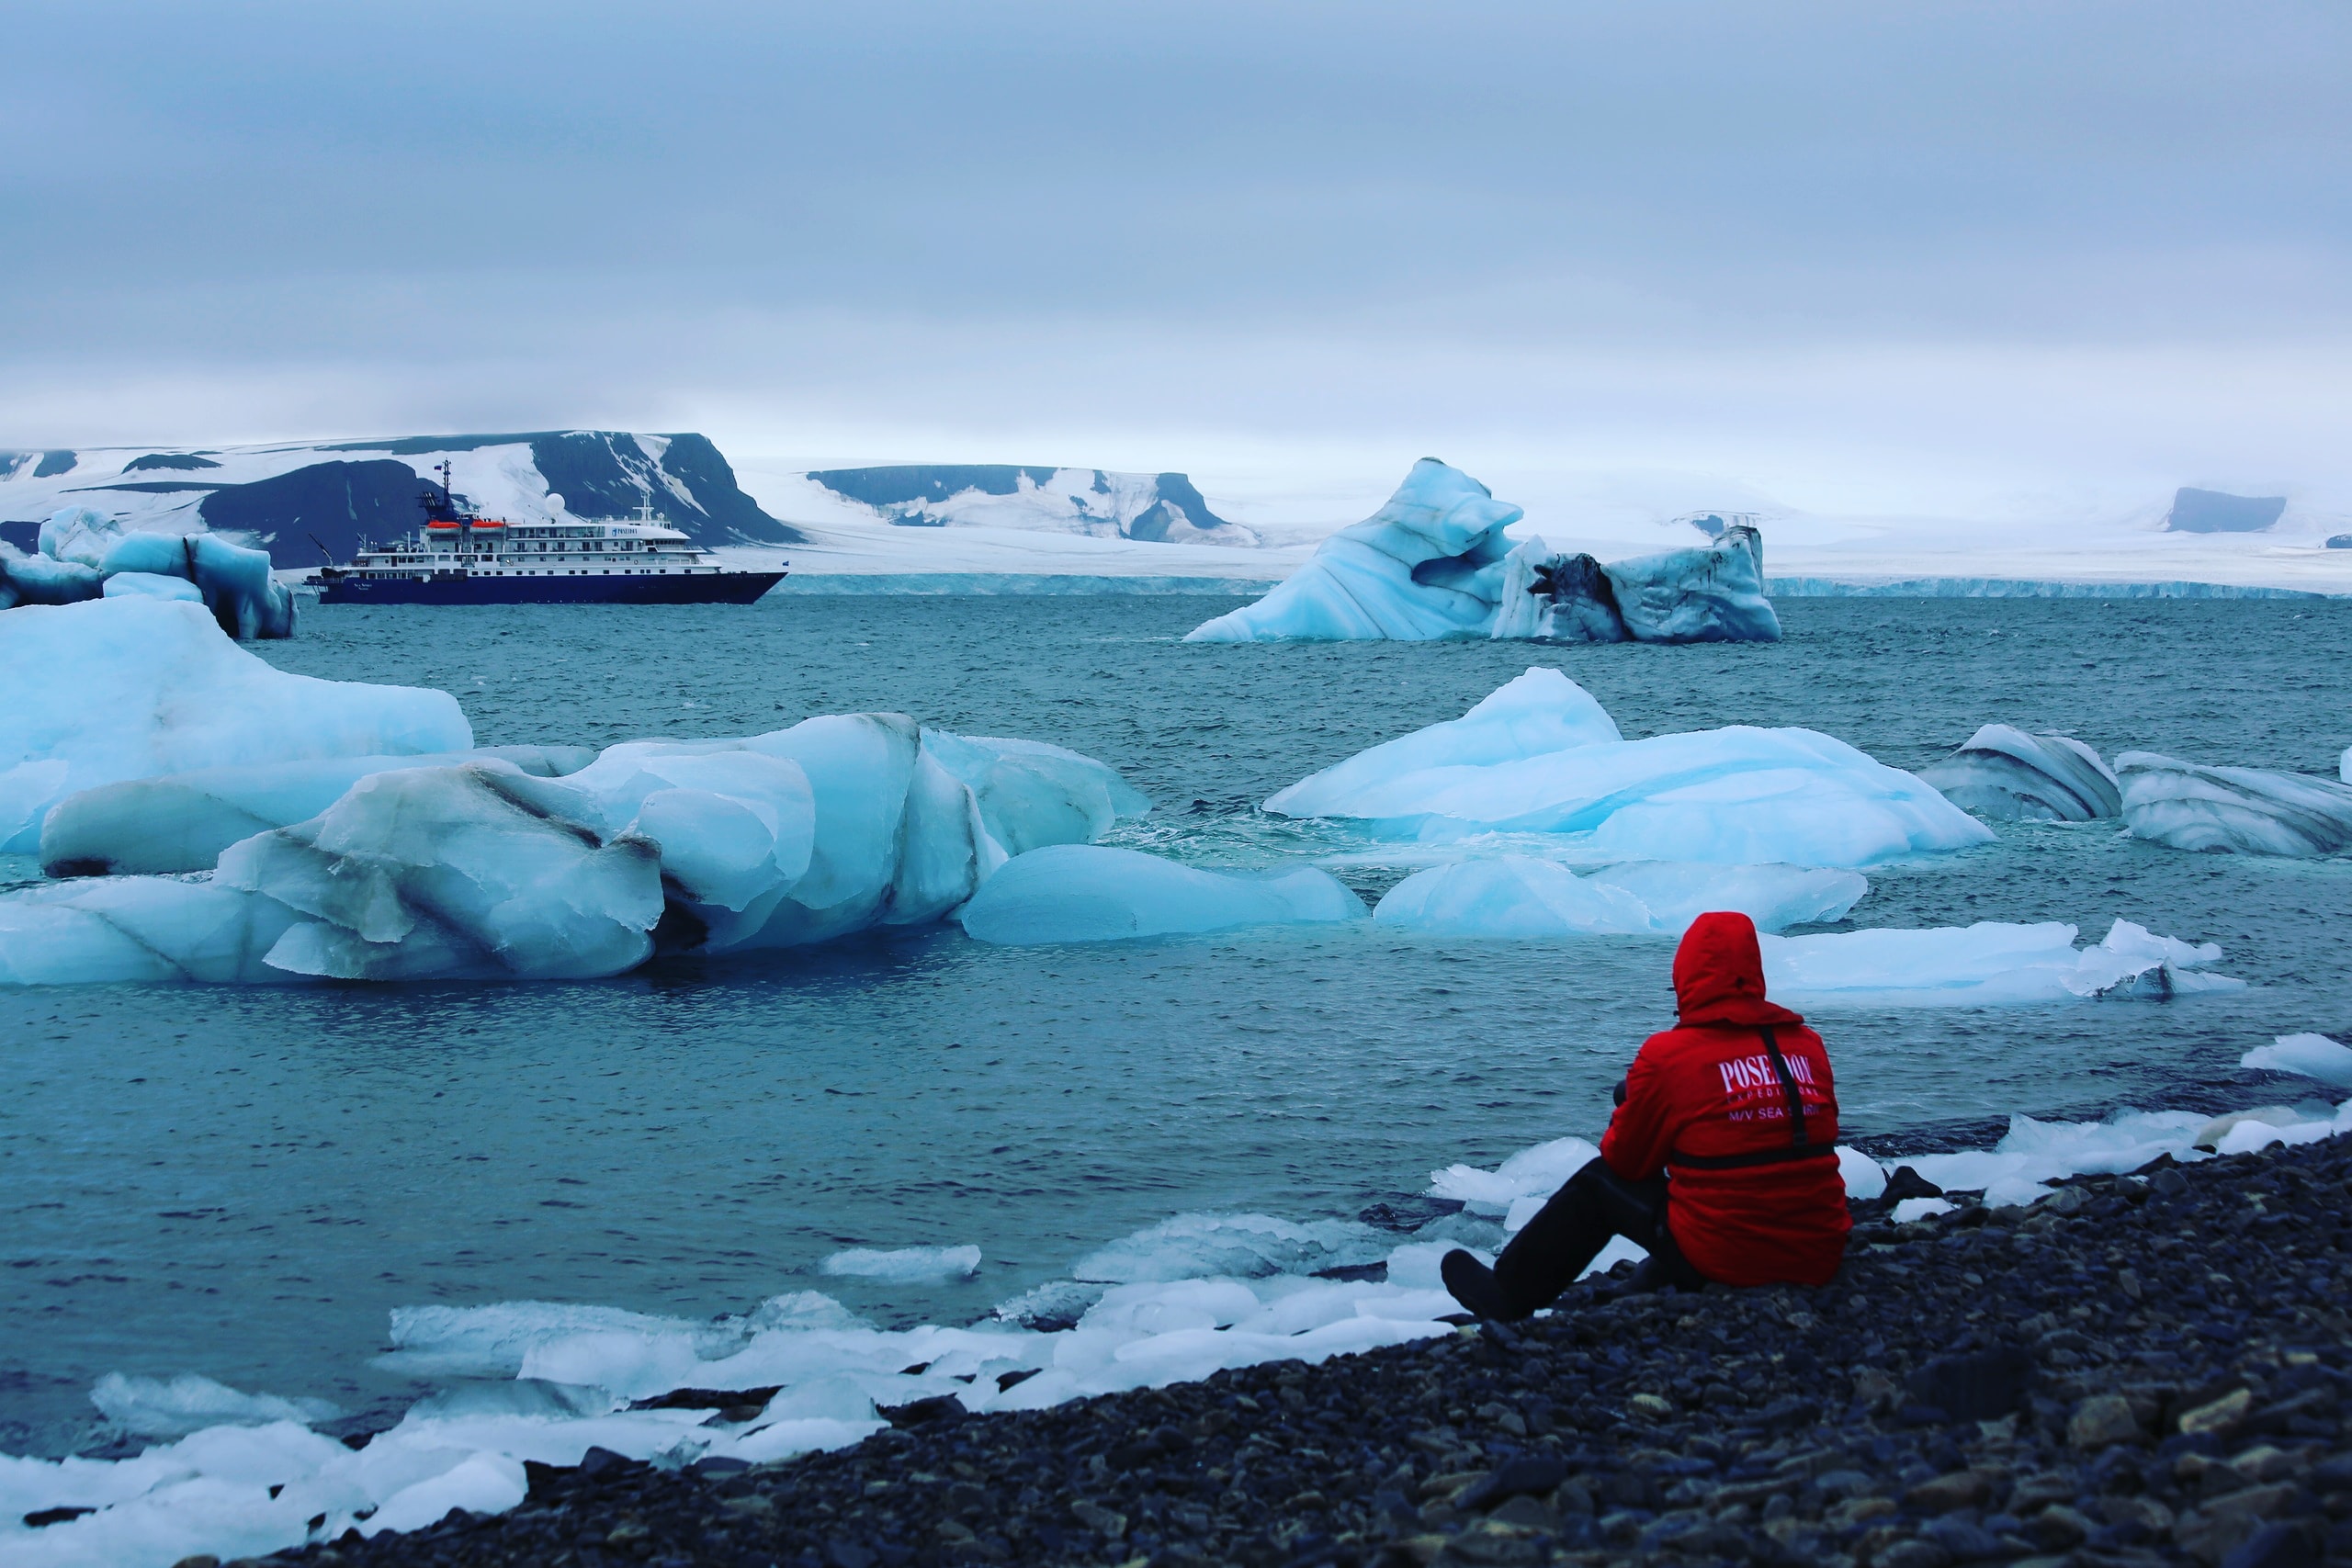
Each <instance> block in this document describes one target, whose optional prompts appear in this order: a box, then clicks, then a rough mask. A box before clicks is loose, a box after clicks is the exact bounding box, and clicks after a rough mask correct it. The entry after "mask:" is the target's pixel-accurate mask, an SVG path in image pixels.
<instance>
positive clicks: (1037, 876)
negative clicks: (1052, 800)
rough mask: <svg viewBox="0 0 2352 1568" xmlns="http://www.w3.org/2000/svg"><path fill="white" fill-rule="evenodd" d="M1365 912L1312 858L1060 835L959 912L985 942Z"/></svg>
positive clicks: (1123, 934)
mask: <svg viewBox="0 0 2352 1568" xmlns="http://www.w3.org/2000/svg"><path fill="white" fill-rule="evenodd" d="M1363 913H1364V908H1363V900H1362V899H1361V898H1358V897H1356V896H1355V895H1354V894H1352V893H1351V892H1349V891H1348V890H1347V889H1346V888H1345V887H1343V886H1340V884H1339V882H1337V881H1336V880H1335V879H1333V878H1332V876H1331V875H1330V874H1329V873H1327V872H1322V871H1317V870H1316V869H1314V868H1313V867H1311V866H1300V867H1296V868H1294V869H1292V870H1290V871H1284V872H1269V873H1263V874H1256V873H1247V872H1232V871H1208V870H1204V869H1203V868H1201V867H1198V866H1189V865H1180V864H1178V863H1176V862H1174V861H1171V860H1167V859H1164V858H1162V857H1161V856H1159V855H1149V854H1143V853H1141V852H1137V851H1135V850H1117V849H1106V848H1104V847H1103V846H1101V845H1096V844H1062V845H1057V846H1053V847H1050V848H1046V849H1041V850H1032V851H1030V852H1028V853H1027V854H1024V855H1022V856H1019V857H1018V858H1016V859H1014V860H1012V861H1009V862H1007V863H1005V865H1004V868H1003V869H1002V870H1001V871H999V872H998V873H997V874H995V875H994V876H991V877H990V878H989V880H988V881H987V882H986V883H985V884H984V885H983V886H981V888H980V890H979V892H978V894H977V895H975V896H974V897H973V898H972V901H971V902H970V903H968V904H967V905H965V906H964V908H962V909H961V910H960V911H959V912H958V913H957V915H956V919H958V920H959V921H960V922H962V924H963V927H964V930H965V931H966V933H967V934H968V935H970V936H972V937H975V938H977V939H978V940H979V941H981V942H996V943H999V944H1001V945H1004V946H1012V947H1026V946H1034V945H1036V944H1039V943H1043V942H1119V941H1124V940H1125V939H1127V938H1130V937H1148V936H1170V935H1175V934H1178V933H1182V932H1188V931H1227V930H1230V929H1232V928H1234V927H1237V926H1271V925H1304V924H1313V923H1321V922H1327V921H1331V920H1351V919H1363Z"/></svg>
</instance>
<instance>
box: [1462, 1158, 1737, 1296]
mask: <svg viewBox="0 0 2352 1568" xmlns="http://www.w3.org/2000/svg"><path fill="white" fill-rule="evenodd" d="M1614 1235H1622V1236H1623V1237H1624V1238H1625V1239H1626V1240H1627V1241H1630V1242H1632V1243H1633V1244H1634V1246H1636V1247H1642V1248H1644V1249H1645V1250H1646V1251H1647V1252H1648V1253H1649V1255H1650V1260H1649V1262H1648V1263H1647V1264H1645V1265H1644V1269H1643V1272H1644V1274H1645V1277H1646V1282H1648V1283H1650V1284H1652V1285H1678V1286H1680V1287H1681V1288H1683V1289H1685V1290H1696V1289H1697V1288H1698V1287H1699V1286H1701V1285H1702V1284H1704V1283H1706V1279H1705V1277H1704V1276H1703V1275H1702V1274H1701V1273H1700V1272H1699V1271H1698V1270H1697V1269H1693V1268H1691V1265H1690V1263H1689V1261H1688V1260H1686V1259H1685V1258H1683V1256H1682V1249H1681V1248H1680V1247H1677V1246H1675V1245H1674V1236H1673V1234H1672V1233H1671V1232H1669V1231H1668V1229H1667V1228H1666V1178H1664V1177H1663V1176H1660V1177H1655V1178H1653V1179H1650V1180H1648V1181H1628V1180H1626V1179H1624V1178H1623V1177H1622V1176H1620V1175H1618V1174H1617V1173H1616V1172H1615V1171H1613V1170H1611V1169H1610V1168H1609V1162H1608V1161H1606V1160H1600V1159H1596V1160H1592V1161H1589V1162H1588V1163H1587V1164H1586V1166H1585V1168H1583V1169H1582V1170H1579V1171H1577V1173H1576V1174H1575V1175H1574V1176H1571V1177H1569V1178H1568V1179H1567V1181H1566V1184H1564V1185H1563V1186H1562V1187H1561V1189H1560V1190H1558V1191H1557V1192H1555V1193H1553V1194H1552V1197H1551V1201H1548V1202H1546V1203H1545V1204H1544V1207H1543V1208H1542V1209H1541V1210H1539V1211H1538V1212H1537V1213H1536V1215H1535V1217H1534V1218H1533V1219H1532V1220H1530V1221H1528V1222H1527V1224H1526V1226H1525V1227H1524V1228H1523V1229H1521V1231H1520V1233H1519V1234H1518V1235H1515V1236H1513V1237H1511V1238H1510V1246H1509V1247H1504V1248H1503V1253H1502V1256H1501V1257H1500V1258H1496V1259H1495V1281H1496V1283H1498V1284H1499V1285H1500V1286H1502V1289H1503V1295H1504V1297H1505V1298H1506V1299H1507V1300H1508V1301H1509V1302H1510V1306H1511V1314H1512V1315H1513V1316H1515V1317H1524V1316H1526V1315H1527V1314H1529V1313H1532V1312H1535V1311H1537V1310H1539V1309H1541V1308H1544V1307H1547V1306H1550V1305H1551V1304H1552V1303H1553V1302H1554V1301H1555V1299H1557V1298H1558V1296H1559V1294H1560V1292H1562V1291H1565V1290H1566V1289H1567V1288H1568V1287H1569V1286H1570V1285H1572V1284H1574V1283H1575V1282H1576V1278H1577V1275H1579V1274H1581V1273H1583V1272H1584V1271H1585V1267H1586V1265H1588V1264H1589V1263H1590V1262H1591V1261H1592V1260H1593V1259H1594V1258H1598V1257H1600V1249H1601V1248H1602V1247H1606V1246H1608V1245H1609V1238H1610V1237H1611V1236H1614Z"/></svg>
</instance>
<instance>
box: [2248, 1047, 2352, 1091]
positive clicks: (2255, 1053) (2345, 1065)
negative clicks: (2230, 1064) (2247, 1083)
mask: <svg viewBox="0 0 2352 1568" xmlns="http://www.w3.org/2000/svg"><path fill="white" fill-rule="evenodd" d="M2238 1066H2241V1067H2267V1068H2268V1069H2269V1070H2270V1071H2272V1072H2276V1073H2301V1075H2302V1076H2303V1077H2307V1078H2317V1079H2318V1080H2319V1081H2320V1082H2322V1083H2325V1084H2334V1085H2335V1087H2336V1088H2338V1089H2352V1046H2346V1045H2344V1044H2342V1043H2338V1042H2336V1041H2334V1040H2330V1039H2329V1038H2328V1037H2327V1036H2326V1035H2324V1034H2282V1035H2280V1036H2278V1039H2277V1040H2276V1041H2274V1042H2273V1043H2270V1044H2268V1045H2257V1046H2256V1047H2255V1048H2254V1049H2253V1050H2251V1051H2248V1052H2247V1053H2246V1054H2245V1055H2243V1056H2241V1057H2239V1058H2238Z"/></svg>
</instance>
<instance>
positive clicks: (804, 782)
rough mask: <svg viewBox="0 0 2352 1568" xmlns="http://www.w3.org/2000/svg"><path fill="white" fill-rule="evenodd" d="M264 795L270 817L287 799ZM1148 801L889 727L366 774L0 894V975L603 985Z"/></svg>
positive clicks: (206, 802) (1084, 831) (882, 917)
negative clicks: (528, 764)
mask: <svg viewBox="0 0 2352 1568" xmlns="http://www.w3.org/2000/svg"><path fill="white" fill-rule="evenodd" d="M216 636H217V634H216ZM526 760H537V761H548V759H546V758H538V759H526ZM554 761H563V762H570V761H577V759H576V758H571V757H558V758H555V759H554ZM327 782H328V783H329V784H331V783H332V780H331V779H330V780H328V781H327ZM264 783H265V784H266V785H267V790H265V791H264V794H265V795H267V798H265V799H262V800H261V801H260V804H262V805H264V806H268V805H273V804H277V805H282V804H284V803H285V802H286V801H288V800H289V799H291V798H292V797H293V795H295V794H296V793H298V791H297V788H296V786H295V785H291V784H286V782H285V781H283V780H277V781H274V782H273V781H268V780H265V781H264ZM317 787H320V788H324V787H326V786H325V785H324V784H320V785H318V786H317ZM271 790H274V791H276V793H275V794H274V795H269V794H268V791H271ZM192 798H193V799H194V800H195V802H196V804H195V805H194V806H193V807H190V809H189V813H188V815H187V817H185V818H168V819H166V820H165V821H164V823H163V824H161V826H164V827H168V828H169V829H170V830H171V834H172V842H173V843H179V842H181V841H183V840H186V839H187V838H190V837H194V836H197V835H198V829H205V828H207V827H208V826H217V825H218V822H219V821H220V817H219V816H218V814H217V812H215V810H214V807H215V805H216V804H217V802H218V796H217V795H211V794H207V793H204V792H202V791H198V792H195V793H194V795H193V797H192ZM247 798H249V799H250V798H252V797H250V796H249V797H247ZM184 804H185V803H184ZM1148 808H1149V803H1148V802H1147V801H1145V800H1144V798H1143V797H1142V796H1141V795H1137V794H1136V792H1135V791H1134V790H1133V789H1132V788H1130V787H1129V786H1128V785H1127V784H1125V782H1124V781H1123V780H1121V779H1120V778H1119V776H1118V775H1117V774H1116V773H1114V772H1113V771H1112V770H1110V769H1109V768H1107V767H1104V766H1103V764H1102V763H1100V762H1097V761H1092V760H1091V759H1090V758H1086V757H1081V756H1079V755H1078V754H1077V753H1075V752H1071V751H1066V750H1062V749H1061V748H1059V747H1055V746H1048V745H1043V744H1041V743H1038V742H1035V741H1024V740H1005V739H985V738H972V737H965V736H958V735H952V734H949V733H947V732H945V731H944V730H932V729H925V728H922V727H921V726H919V725H917V724H916V723H915V721H914V720H912V719H910V718H908V717H907V716H904V715H902V714H850V715H840V716H828V717H822V718H812V719H809V720H806V721H804V722H803V723H801V724H797V725H795V726H793V727H792V728H789V729H783V730H778V731H775V732H774V733H773V734H768V735H759V736H752V737H749V738H746V739H723V740H705V741H632V742H627V743H624V744H622V745H618V746H614V747H610V748H608V749H606V750H605V751H604V752H603V753H602V754H600V755H599V756H598V757H597V758H596V760H595V761H594V762H591V763H590V764H589V765H588V766H586V767H584V768H580V769H578V770H577V771H576V772H572V773H567V774H565V775H564V776H562V777H545V776H540V775H539V774H537V773H526V772H525V771H524V770H523V769H522V768H520V767H518V766H516V765H515V763H514V762H513V761H506V760H503V759H500V758H494V757H493V758H479V759H476V760H473V761H467V762H464V763H462V764H459V765H455V766H443V767H417V766H409V767H398V768H390V769H382V770H377V771H373V772H369V773H366V774H365V775H364V776H362V777H360V778H358V779H357V780H356V782H355V783H353V784H351V786H350V787H349V788H348V789H347V790H346V791H345V792H344V793H343V794H341V795H339V796H338V797H336V798H335V799H334V802H333V804H331V805H329V806H328V807H326V808H325V809H324V810H323V811H322V812H320V813H318V814H317V815H316V816H313V817H311V818H306V819H305V820H302V821H300V822H295V823H291V824H288V826H285V827H280V828H275V829H269V830H266V831H263V832H257V833H254V834H253V835H252V836H250V837H246V838H243V839H240V840H237V841H235V842H233V843H232V844H231V845H230V846H229V847H228V848H227V849H225V850H223V851H221V852H220V858H219V865H218V867H217V868H216V870H215V872H214V874H212V875H211V876H210V877H209V878H200V877H199V878H185V877H173V876H117V877H98V878H86V879H76V880H72V881H66V882H61V883H57V884H54V885H51V886H41V887H36V888H31V889H27V890H24V891H20V892H17V893H14V894H10V895H7V896H5V897H0V983H13V984H18V985H36V984H74V983H88V982H96V981H107V980H201V981H211V982H217V983H238V982H242V983H253V982H262V981H286V980H298V979H346V980H354V979H368V980H416V979H425V978H435V979H444V978H505V977H513V978H525V979H564V978H585V977H591V976H603V975H613V974H618V973H620V972H621V971H623V970H626V969H629V968H632V967H634V966H635V965H637V964H641V963H643V962H644V961H645V959H646V958H648V957H649V956H650V955H651V954H652V953H653V952H654V951H655V950H656V948H657V946H659V947H661V948H662V949H663V950H665V951H694V952H700V953H729V952H735V951H739V950H741V949H745V948H758V947H783V946H793V945H798V944H802V943H807V942H822V941H826V940H828V939H830V938H832V937H837V936H842V935H844V934H847V933H849V932H852V931H863V930H866V929H868V928H871V927H876V926H901V925H913V924H919V923H922V922H926V921H932V920H936V919H940V918H942V917H943V916H945V915H946V914H948V913H950V912H951V911H953V910H954V909H956V908H957V907H958V906H960V905H962V904H963V903H964V902H965V901H966V900H967V899H969V898H970V897H971V896H972V895H973V894H974V893H975V892H977V891H978V889H979V887H980V886H981V884H982V883H983V882H984V881H985V880H986V879H987V878H988V877H989V875H990V874H992V873H994V872H995V871H996V869H997V868H998V867H999V866H1001V865H1002V864H1004V863H1005V862H1006V861H1007V860H1009V859H1011V858H1012V856H1013V855H1014V854H1016V853H1019V852H1023V851H1027V850H1030V849H1033V848H1035V847H1040V846H1045V845H1050V844H1056V843H1063V842H1069V841H1072V840H1087V839H1091V838H1094V837H1097V836H1099V835H1100V834H1101V833H1103V831H1104V830H1105V829H1108V828H1109V827H1110V826H1111V824H1112V823H1113V822H1114V821H1115V820H1116V819H1117V818H1120V817H1122V816H1133V815H1137V814H1139V813H1141V812H1143V811H1145V810H1148ZM191 824H193V825H191ZM168 847H169V846H167V848H168ZM158 853H159V854H161V853H163V852H162V851H159V852H158ZM1316 875H1320V874H1319V873H1317V874H1316Z"/></svg>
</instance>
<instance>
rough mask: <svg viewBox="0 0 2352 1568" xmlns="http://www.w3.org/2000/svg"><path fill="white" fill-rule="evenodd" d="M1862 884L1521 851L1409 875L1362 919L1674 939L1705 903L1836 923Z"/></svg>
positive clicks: (1768, 871) (1772, 870) (1749, 868)
mask: <svg viewBox="0 0 2352 1568" xmlns="http://www.w3.org/2000/svg"><path fill="white" fill-rule="evenodd" d="M1869 891H1870V883H1869V882H1868V881H1867V880H1866V879H1864V878H1863V877H1862V876H1861V875H1860V874H1858V873H1855V872H1851V871H1834V870H1822V869H1809V868H1805V867H1800V866H1792V865H1743V866H1720V865H1682V864H1672V863H1662V862H1648V863H1638V862H1637V863H1633V864H1629V865H1621V866H1611V867H1608V868H1606V869H1604V870H1602V871H1599V872H1596V873H1593V874H1590V875H1588V876H1578V875H1577V874H1576V873H1574V872H1572V871H1570V870H1569V869H1568V868H1567V867H1566V866H1564V865H1561V864H1559V863H1556V862H1553V861H1544V860H1536V859H1532V858H1531V857H1529V856H1526V855H1503V856H1500V857H1498V858H1497V859H1494V860H1476V861H1464V862H1462V863H1458V864H1454V865H1442V866H1432V867H1431V868H1430V869H1429V870H1427V871H1420V872H1416V873H1414V874H1412V875H1411V876H1408V877H1407V878H1406V879H1405V880H1404V881H1402V882H1400V883H1398V884H1397V886H1395V887H1392V888H1390V889H1389V890H1388V894H1387V896H1386V897H1384V898H1382V899H1381V901H1380V906H1379V908H1376V909H1374V911H1373V916H1372V918H1373V919H1374V920H1375V921H1377V922H1379V923H1380V924H1382V925H1384V926H1397V927H1402V928H1405V929H1408V930H1412V931H1430V932H1433V933H1437V934H1441V935H1452V936H1496V937H1561V936H1611V935H1614V936H1655V935H1679V933H1680V932H1682V931H1685V930H1687V929H1689V927H1690V924H1691V921H1692V920H1695V919H1698V918H1699V917H1700V915H1702V914H1703V913H1705V912H1706V911H1707V910H1710V909H1736V910H1738V911H1739V912H1740V913H1742V914H1745V915H1747V917H1748V918H1749V919H1753V920H1754V921H1755V922H1756V926H1757V929H1758V931H1783V930H1786V929H1787V928H1788V927H1790V926H1793V925H1810V924H1815V923H1817V922H1821V921H1827V920H1838V919H1844V918H1845V916H1846V913H1847V911H1848V910H1849V909H1851V908H1853V907H1854V904H1855V902H1856V901H1857V900H1859V899H1860V897H1862V895H1863V894H1865V893H1867V892H1869Z"/></svg>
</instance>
